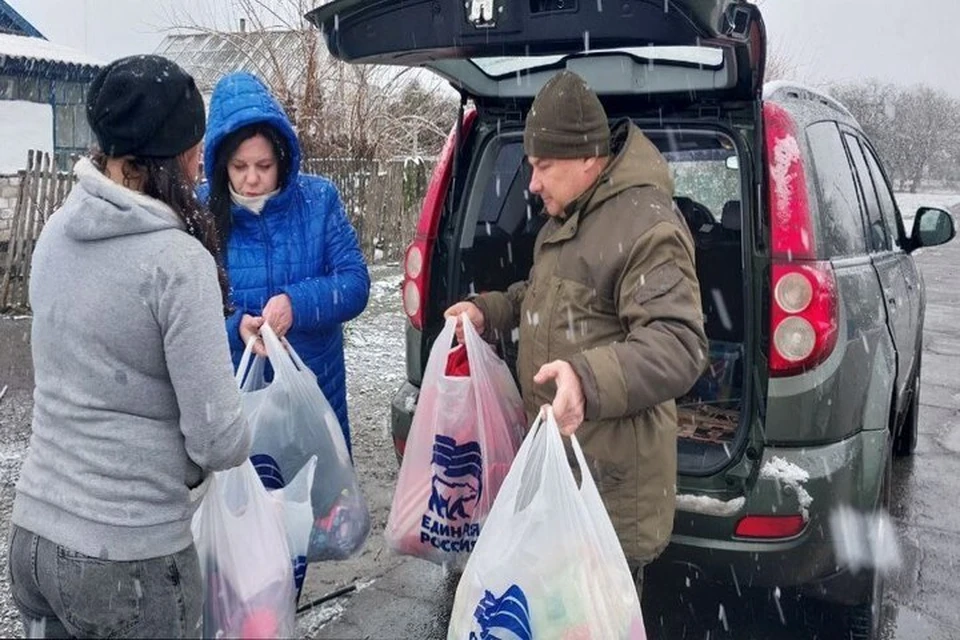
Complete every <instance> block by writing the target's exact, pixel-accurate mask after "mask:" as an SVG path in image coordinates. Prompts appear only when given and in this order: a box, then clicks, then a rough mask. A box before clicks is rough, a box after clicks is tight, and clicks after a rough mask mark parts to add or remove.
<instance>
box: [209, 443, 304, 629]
mask: <svg viewBox="0 0 960 640" xmlns="http://www.w3.org/2000/svg"><path fill="white" fill-rule="evenodd" d="M192 528H193V536H194V540H195V542H196V546H197V554H198V555H199V558H200V568H201V570H202V573H203V580H204V605H203V636H204V637H205V638H289V637H291V636H293V635H294V632H295V631H296V623H295V615H296V600H295V596H294V583H293V566H292V565H291V563H290V551H289V547H288V544H287V534H286V527H285V525H284V521H283V510H282V508H281V505H280V503H279V502H278V501H277V500H276V499H275V498H274V497H273V496H271V495H270V494H269V493H268V492H267V490H266V489H265V488H264V486H263V484H262V483H261V482H260V479H259V477H258V476H257V472H256V471H255V470H254V468H253V465H252V464H251V463H250V461H249V460H248V461H246V462H244V463H243V464H241V465H240V466H238V467H234V468H233V469H228V470H226V471H219V472H216V473H214V474H213V477H212V480H211V483H210V487H209V489H208V491H207V494H206V495H205V496H204V498H203V501H202V502H201V503H200V507H199V508H198V509H197V512H196V514H194V518H193V522H192Z"/></svg>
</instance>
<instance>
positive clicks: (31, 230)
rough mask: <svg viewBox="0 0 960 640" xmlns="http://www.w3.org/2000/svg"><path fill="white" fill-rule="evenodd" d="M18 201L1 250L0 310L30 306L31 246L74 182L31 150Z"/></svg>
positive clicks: (46, 156) (49, 158) (43, 155)
mask: <svg viewBox="0 0 960 640" xmlns="http://www.w3.org/2000/svg"><path fill="white" fill-rule="evenodd" d="M18 177H19V180H20V184H19V187H18V189H19V191H18V193H17V204H16V207H15V209H14V212H13V220H12V226H11V228H10V240H9V241H8V243H7V248H6V252H5V254H4V253H0V269H2V272H0V274H2V278H0V311H26V310H27V309H29V306H30V305H29V299H28V292H29V289H30V260H31V258H32V256H33V247H34V245H36V242H37V238H38V237H39V236H40V231H41V230H42V229H43V225H44V224H46V222H47V220H48V219H49V218H50V214H52V213H53V212H54V211H56V209H57V207H59V206H60V204H61V203H62V202H63V201H64V199H65V198H66V197H67V194H68V193H69V192H70V188H71V186H72V185H73V176H72V175H71V174H69V173H62V172H59V171H57V170H56V164H55V163H54V159H53V157H52V156H51V154H49V153H44V152H40V151H30V152H29V153H28V154H27V168H26V170H21V171H19V172H18Z"/></svg>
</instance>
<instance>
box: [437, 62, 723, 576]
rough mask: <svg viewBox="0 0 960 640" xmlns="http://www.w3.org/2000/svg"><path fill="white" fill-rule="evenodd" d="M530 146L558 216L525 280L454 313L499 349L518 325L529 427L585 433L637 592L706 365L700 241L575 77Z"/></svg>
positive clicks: (661, 163) (665, 178)
mask: <svg viewBox="0 0 960 640" xmlns="http://www.w3.org/2000/svg"><path fill="white" fill-rule="evenodd" d="M523 145H524V151H525V152H526V155H527V159H528V161H529V163H530V165H531V167H532V168H533V174H532V177H531V179H530V191H531V192H532V193H535V194H538V195H539V196H540V197H541V198H542V199H543V204H544V209H545V213H546V214H547V215H548V216H549V220H548V221H547V222H546V224H545V225H544V227H543V228H542V229H541V231H540V233H539V235H538V236H537V241H536V245H535V249H534V261H533V267H532V269H531V270H530V275H529V277H528V278H527V280H526V281H523V282H518V283H515V284H514V285H512V286H511V287H510V288H509V289H508V290H507V291H505V292H489V293H483V294H481V295H479V296H476V297H474V298H472V300H471V301H468V302H460V303H457V304H455V305H453V306H452V307H450V308H449V309H448V310H447V311H446V315H460V314H462V313H466V314H467V315H468V317H469V318H470V320H471V322H472V323H473V324H474V325H475V326H476V327H477V329H478V331H480V333H481V334H482V335H483V336H484V337H485V338H486V339H487V340H489V341H491V342H498V341H499V339H500V337H501V336H510V335H511V333H512V331H513V330H514V329H516V328H519V345H518V349H519V354H518V359H517V373H518V377H519V379H520V387H521V391H522V395H523V399H524V403H525V406H526V410H527V414H528V417H529V419H530V421H532V420H533V419H534V417H535V416H536V414H537V413H538V412H539V410H540V407H541V406H542V405H544V404H552V406H553V410H554V413H555V415H556V417H557V421H558V423H559V424H560V427H561V431H562V432H563V433H564V434H565V435H570V434H572V433H574V432H575V431H576V433H577V438H578V439H579V440H580V443H581V445H582V447H583V450H584V453H585V454H586V458H587V461H588V463H589V465H590V471H591V472H592V473H593V475H594V477H595V478H596V481H597V485H598V486H599V488H600V492H601V495H602V496H603V500H604V503H605V504H606V507H607V511H608V512H609V514H610V518H611V520H612V521H613V526H614V528H615V529H616V531H617V535H618V536H619V538H620V543H621V545H622V546H623V551H624V554H625V555H626V557H627V561H628V563H629V564H630V566H631V569H632V570H633V572H634V576H635V578H636V582H637V590H638V592H639V591H640V590H641V589H642V584H643V567H644V566H645V565H646V564H647V563H649V562H650V561H652V560H653V559H654V558H656V557H657V556H658V555H659V554H660V553H661V552H662V551H663V549H664V548H665V547H666V545H667V542H668V541H669V539H670V533H671V531H672V529H673V516H674V507H675V492H676V473H677V410H676V404H675V403H674V398H677V397H679V396H681V395H683V394H684V393H686V391H687V390H689V388H690V387H691V386H693V383H694V382H695V381H696V379H697V377H698V376H699V375H700V373H701V371H702V369H703V367H704V366H705V364H706V353H707V341H706V337H705V336H704V333H703V314H702V311H701V308H700V290H699V285H698V283H697V274H696V270H695V268H694V249H693V242H692V240H691V238H690V234H689V231H688V229H687V227H686V223H685V222H684V221H683V219H682V218H681V217H680V215H679V213H678V212H677V210H676V209H675V207H674V205H673V200H672V197H673V181H672V179H671V177H670V172H669V170H668V167H667V163H666V161H665V160H664V158H663V156H661V155H660V152H659V151H658V150H657V148H656V147H655V146H654V145H653V144H652V143H651V142H650V140H648V139H647V138H646V136H644V135H643V133H642V132H641V131H640V129H638V128H637V127H636V126H635V125H633V124H632V123H631V122H629V121H627V120H624V121H622V122H620V123H618V124H616V125H615V126H614V128H613V131H612V132H611V129H610V127H609V124H608V120H607V115H606V112H605V111H604V109H603V106H602V105H601V104H600V100H599V99H598V98H597V95H596V94H595V93H594V92H593V91H592V90H591V89H589V88H588V87H587V85H586V83H585V82H584V81H583V79H582V78H580V77H579V76H577V75H576V74H573V73H570V72H567V71H563V72H561V73H559V74H557V75H556V76H554V77H553V78H552V79H551V80H550V81H549V82H547V84H546V85H545V86H544V87H543V89H542V90H541V91H540V93H539V94H538V95H537V97H536V99H535V100H534V102H533V106H532V107H531V109H530V113H529V114H528V116H527V122H526V127H525V130H524V136H523ZM459 337H460V338H461V339H462V334H460V335H459Z"/></svg>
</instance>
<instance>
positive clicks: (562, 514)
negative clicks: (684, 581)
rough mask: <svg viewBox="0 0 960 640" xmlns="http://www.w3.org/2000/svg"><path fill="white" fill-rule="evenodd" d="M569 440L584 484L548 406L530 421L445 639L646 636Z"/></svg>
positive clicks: (623, 565) (607, 526) (622, 562)
mask: <svg viewBox="0 0 960 640" xmlns="http://www.w3.org/2000/svg"><path fill="white" fill-rule="evenodd" d="M571 445H572V447H573V451H574V454H575V455H576V458H577V463H578V464H579V465H580V470H581V474H582V476H583V480H582V482H581V486H580V487H577V485H576V481H575V480H574V476H573V472H572V471H571V469H570V464H569V462H568V461H567V456H566V453H565V451H564V447H563V441H562V440H561V436H560V431H559V429H558V428H557V425H556V422H555V421H554V418H553V413H552V412H548V415H547V416H546V417H545V418H544V416H543V414H541V416H540V417H538V418H537V420H536V421H535V422H534V424H533V427H532V428H531V430H530V433H529V434H528V435H527V437H526V439H525V440H524V442H523V445H522V446H521V448H520V452H519V453H518V454H517V458H516V460H515V461H514V465H513V468H512V469H511V470H510V473H509V474H508V475H507V479H506V480H505V481H504V483H503V486H502V487H501V489H500V495H499V496H498V497H497V501H496V504H494V505H493V509H492V510H491V512H490V515H489V516H488V517H487V523H486V526H485V527H484V529H483V533H482V535H481V536H480V540H479V541H478V542H477V545H476V548H475V549H474V551H473V555H471V556H470V560H469V562H467V566H466V568H465V569H464V572H463V576H462V577H461V579H460V584H459V585H458V586H457V595H456V599H455V600H454V604H453V612H452V614H451V616H450V627H449V629H448V632H447V638H448V640H473V639H474V638H487V637H491V638H493V637H496V638H518V639H528V640H529V639H530V638H536V639H537V640H548V639H554V638H556V639H568V638H569V639H576V640H588V639H592V640H608V639H609V640H619V639H623V638H629V639H630V640H645V638H646V634H645V632H644V627H643V618H642V615H641V613H640V601H639V599H638V598H637V591H636V586H635V585H634V582H633V577H632V576H631V575H630V570H629V568H628V567H627V561H626V558H625V557H624V555H623V551H622V549H621V548H620V542H619V541H618V540H617V535H616V533H615V532H614V529H613V524H612V523H611V522H610V518H609V516H608V515H607V512H606V510H605V509H604V506H603V502H602V501H601V499H600V493H599V492H598V491H597V487H596V485H595V484H594V481H593V477H592V476H591V475H590V470H589V468H588V467H587V464H586V460H585V459H584V457H583V452H582V451H581V449H580V445H579V443H578V442H577V439H576V437H572V438H571ZM511 634H512V635H511Z"/></svg>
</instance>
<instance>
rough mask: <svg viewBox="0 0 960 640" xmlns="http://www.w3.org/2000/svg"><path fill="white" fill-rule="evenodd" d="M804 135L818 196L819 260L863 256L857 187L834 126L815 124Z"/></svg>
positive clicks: (865, 249) (864, 248) (823, 123)
mask: <svg viewBox="0 0 960 640" xmlns="http://www.w3.org/2000/svg"><path fill="white" fill-rule="evenodd" d="M806 134H807V142H808V143H809V145H810V152H811V155H812V156H813V168H814V174H815V175H816V184H817V191H818V193H819V201H820V202H819V204H820V206H819V211H820V220H819V223H820V224H819V225H818V234H819V238H818V240H819V246H820V247H822V254H823V257H826V258H835V257H844V256H853V255H858V254H863V253H866V252H867V246H866V241H865V239H864V232H863V219H862V217H861V214H860V200H859V198H858V197H857V185H856V184H855V183H854V181H853V171H852V169H851V167H850V162H849V160H848V159H847V152H846V151H845V150H844V148H843V140H842V139H841V138H840V130H839V129H838V128H837V124H836V123H835V122H817V123H815V124H812V125H810V126H809V127H807V130H806Z"/></svg>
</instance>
